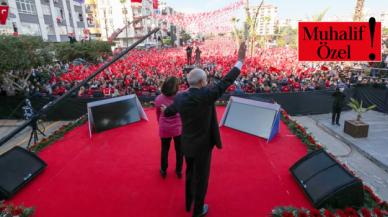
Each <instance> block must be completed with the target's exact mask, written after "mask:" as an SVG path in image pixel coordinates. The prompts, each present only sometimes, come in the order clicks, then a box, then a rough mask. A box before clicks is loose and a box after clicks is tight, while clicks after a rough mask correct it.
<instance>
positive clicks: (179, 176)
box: [175, 170, 182, 179]
mask: <svg viewBox="0 0 388 217" xmlns="http://www.w3.org/2000/svg"><path fill="white" fill-rule="evenodd" d="M175 173H176V174H177V176H178V178H180V179H181V178H182V171H177V170H175Z"/></svg>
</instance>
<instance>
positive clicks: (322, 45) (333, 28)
mask: <svg viewBox="0 0 388 217" xmlns="http://www.w3.org/2000/svg"><path fill="white" fill-rule="evenodd" d="M298 60H299V61H368V62H380V61H381V22H376V20H375V19H374V18H373V17H372V18H371V19H370V20H369V22H299V24H298Z"/></svg>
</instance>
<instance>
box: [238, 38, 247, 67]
mask: <svg viewBox="0 0 388 217" xmlns="http://www.w3.org/2000/svg"><path fill="white" fill-rule="evenodd" d="M246 51H247V46H246V44H245V41H243V42H242V43H241V44H240V48H239V49H238V60H239V61H241V62H242V63H244V61H245V53H246Z"/></svg>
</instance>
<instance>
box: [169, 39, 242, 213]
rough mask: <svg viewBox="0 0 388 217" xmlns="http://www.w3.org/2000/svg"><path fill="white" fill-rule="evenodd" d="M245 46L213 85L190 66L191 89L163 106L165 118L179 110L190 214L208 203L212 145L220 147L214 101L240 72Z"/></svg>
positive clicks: (204, 75) (205, 210)
mask: <svg viewBox="0 0 388 217" xmlns="http://www.w3.org/2000/svg"><path fill="white" fill-rule="evenodd" d="M245 52H246V45H245V43H244V42H243V43H242V44H241V45H240V49H239V51H238V62H237V63H236V65H235V67H234V68H233V69H232V70H231V71H230V72H229V73H228V74H227V75H226V76H225V78H224V79H222V80H221V81H220V82H219V83H218V84H217V85H215V86H214V87H212V88H209V87H207V86H206V81H207V78H206V73H205V72H204V71H203V70H202V69H198V68H196V69H193V70H192V71H191V72H190V73H189V75H188V82H189V84H190V89H189V90H188V91H185V92H182V93H180V94H178V95H177V96H176V97H175V99H174V103H173V104H171V105H170V106H169V107H168V108H166V107H165V106H164V105H162V108H161V111H162V112H164V116H165V117H171V116H173V115H175V114H176V113H179V114H180V116H181V120H182V134H181V136H182V148H183V155H184V156H185V160H186V165H187V167H186V210H187V211H188V212H189V211H190V210H191V206H192V204H193V202H194V212H193V216H195V217H197V216H205V215H206V214H207V212H208V209H209V207H208V205H204V202H205V196H206V192H207V187H208V181H209V174H210V162H211V155H212V150H213V148H214V146H217V148H218V149H221V148H222V144H221V137H220V131H219V127H218V120H217V114H216V109H215V106H214V103H215V102H216V100H218V99H219V98H220V97H221V96H222V94H224V93H225V91H226V90H227V89H228V87H229V86H230V85H232V84H233V82H234V81H235V80H236V79H237V77H238V76H239V75H240V72H241V71H240V70H241V67H242V65H243V63H244V61H245Z"/></svg>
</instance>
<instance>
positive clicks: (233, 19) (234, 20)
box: [231, 17, 240, 50]
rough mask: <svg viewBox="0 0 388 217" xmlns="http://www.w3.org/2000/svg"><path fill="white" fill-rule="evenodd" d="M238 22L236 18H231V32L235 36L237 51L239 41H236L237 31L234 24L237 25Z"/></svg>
mask: <svg viewBox="0 0 388 217" xmlns="http://www.w3.org/2000/svg"><path fill="white" fill-rule="evenodd" d="M239 21H240V19H236V17H233V18H232V20H231V22H232V23H233V31H234V34H235V36H236V46H237V50H238V48H239V46H240V45H239V39H238V33H237V29H236V23H238V22H239Z"/></svg>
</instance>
